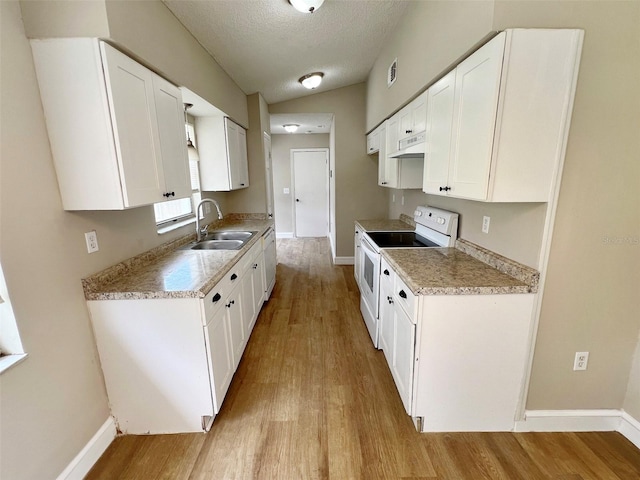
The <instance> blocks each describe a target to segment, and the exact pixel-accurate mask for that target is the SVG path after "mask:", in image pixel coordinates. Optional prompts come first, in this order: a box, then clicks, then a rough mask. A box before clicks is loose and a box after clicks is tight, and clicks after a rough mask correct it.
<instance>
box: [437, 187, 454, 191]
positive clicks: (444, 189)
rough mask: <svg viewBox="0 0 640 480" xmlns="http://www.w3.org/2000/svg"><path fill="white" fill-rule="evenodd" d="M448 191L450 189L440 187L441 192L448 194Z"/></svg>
mask: <svg viewBox="0 0 640 480" xmlns="http://www.w3.org/2000/svg"><path fill="white" fill-rule="evenodd" d="M449 190H451V187H440V191H441V192H448V191H449Z"/></svg>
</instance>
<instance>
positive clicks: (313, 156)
mask: <svg viewBox="0 0 640 480" xmlns="http://www.w3.org/2000/svg"><path fill="white" fill-rule="evenodd" d="M291 159H292V169H293V190H294V217H295V236H296V237H326V236H327V235H328V233H329V196H328V187H327V184H328V181H329V175H328V162H329V151H328V149H326V148H322V149H309V150H292V151H291Z"/></svg>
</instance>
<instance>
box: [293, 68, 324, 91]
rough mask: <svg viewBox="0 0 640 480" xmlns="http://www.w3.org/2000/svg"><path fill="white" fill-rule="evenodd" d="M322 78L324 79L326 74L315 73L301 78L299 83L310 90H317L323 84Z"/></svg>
mask: <svg viewBox="0 0 640 480" xmlns="http://www.w3.org/2000/svg"><path fill="white" fill-rule="evenodd" d="M322 77H324V73H322V72H313V73H309V74H307V75H305V76H304V77H300V78H299V79H298V81H299V82H300V83H301V84H302V85H303V86H304V87H305V88H308V89H309V90H313V89H314V88H317V87H318V85H320V83H321V82H322Z"/></svg>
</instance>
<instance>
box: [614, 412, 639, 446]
mask: <svg viewBox="0 0 640 480" xmlns="http://www.w3.org/2000/svg"><path fill="white" fill-rule="evenodd" d="M618 431H619V432H620V433H621V434H622V435H624V436H625V437H627V440H629V441H630V442H631V443H633V444H634V445H635V446H636V447H638V448H640V421H638V420H636V419H635V418H633V417H632V416H631V415H629V414H628V413H627V412H625V411H623V412H622V418H621V419H620V427H619V428H618Z"/></svg>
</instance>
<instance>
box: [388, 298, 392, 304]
mask: <svg viewBox="0 0 640 480" xmlns="http://www.w3.org/2000/svg"><path fill="white" fill-rule="evenodd" d="M387 301H388V302H389V305H391V304H392V303H393V298H392V297H387Z"/></svg>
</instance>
